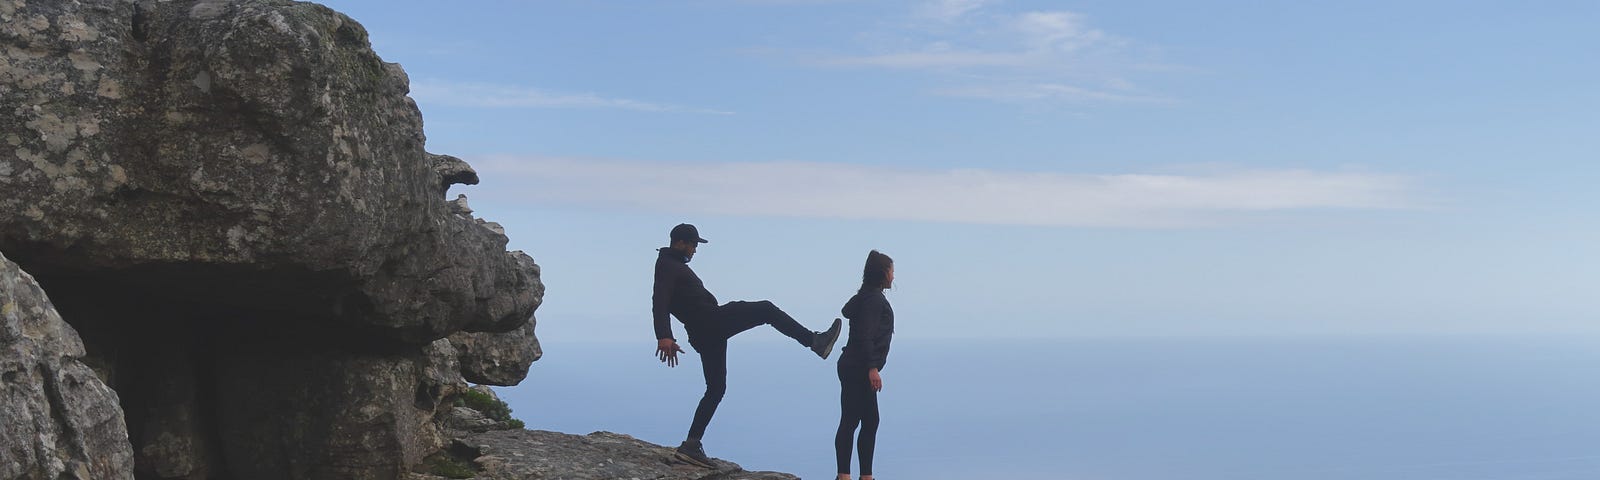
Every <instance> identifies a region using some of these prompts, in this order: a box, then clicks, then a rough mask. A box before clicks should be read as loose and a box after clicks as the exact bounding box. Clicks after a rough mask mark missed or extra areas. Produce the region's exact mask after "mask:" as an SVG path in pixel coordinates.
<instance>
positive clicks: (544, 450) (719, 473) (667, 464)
mask: <svg viewBox="0 0 1600 480" xmlns="http://www.w3.org/2000/svg"><path fill="white" fill-rule="evenodd" d="M449 451H450V452H451V453H452V455H453V457H452V458H454V459H455V460H456V461H458V462H462V461H465V462H470V465H471V468H472V469H473V470H475V472H474V474H473V475H474V477H458V478H491V479H528V480H558V479H559V480H609V479H641V480H642V479H654V480H799V478H800V477H796V476H794V475H789V474H786V473H778V472H749V471H745V470H744V469H743V468H740V467H739V465H738V464H735V463H732V462H728V461H723V460H718V459H712V462H713V463H714V464H716V466H717V468H701V467H697V466H694V465H689V464H686V463H683V462H681V461H678V460H677V459H675V458H673V455H672V448H670V447H664V446H661V445H656V444H653V443H650V442H646V441H643V440H639V439H637V438H633V437H631V436H628V435H623V434H620V433H611V432H594V433H591V434H588V435H572V434H566V433H560V432H549V431H544V430H520V429H518V430H501V431H491V432H486V433H480V434H475V435H471V436H468V437H467V438H465V439H461V440H457V441H455V442H453V443H452V445H451V448H450V449H449ZM466 458H470V460H463V459H466ZM424 478H440V477H436V476H425V477H424ZM444 478H449V477H444Z"/></svg>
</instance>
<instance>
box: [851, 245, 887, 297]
mask: <svg viewBox="0 0 1600 480" xmlns="http://www.w3.org/2000/svg"><path fill="white" fill-rule="evenodd" d="M893 266H894V259H892V258H889V256H888V255H884V254H882V253H879V252H878V251H877V250H873V251H872V252H871V253H868V254H867V265H866V267H863V268H862V269H861V290H858V291H857V292H856V293H867V292H869V291H872V290H874V289H876V290H882V289H885V288H889V268H890V267H893Z"/></svg>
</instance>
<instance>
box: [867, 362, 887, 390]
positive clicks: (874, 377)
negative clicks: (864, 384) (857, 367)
mask: <svg viewBox="0 0 1600 480" xmlns="http://www.w3.org/2000/svg"><path fill="white" fill-rule="evenodd" d="M867 381H868V382H872V391H874V392H881V391H883V377H880V376H878V369H876V368H869V369H867Z"/></svg>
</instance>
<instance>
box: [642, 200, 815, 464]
mask: <svg viewBox="0 0 1600 480" xmlns="http://www.w3.org/2000/svg"><path fill="white" fill-rule="evenodd" d="M671 240H672V242H671V245H670V246H667V247H663V248H661V249H660V255H659V256H657V257H656V282H655V295H654V297H653V300H654V302H653V306H652V309H651V310H652V313H653V314H654V317H655V329H656V356H657V358H660V359H661V361H662V362H665V363H666V364H667V366H669V367H675V366H677V365H678V353H680V352H683V348H682V347H679V346H678V342H677V340H676V339H674V338H673V337H672V324H671V322H670V321H669V320H668V318H667V315H668V314H671V315H672V316H675V317H678V321H679V322H682V323H683V329H684V331H686V332H688V333H689V345H692V346H693V347H694V350H695V351H696V352H699V353H700V366H701V368H702V369H703V371H704V373H705V378H706V393H705V396H703V397H701V398H700V406H699V407H698V408H695V411H694V422H693V423H691V424H690V425H689V436H688V438H686V439H685V440H684V441H683V444H682V445H679V446H678V453H677V457H678V458H679V459H682V460H683V461H685V462H688V463H692V464H695V465H699V466H702V467H706V468H713V465H712V464H711V459H710V458H709V457H707V456H706V453H705V449H704V447H702V446H701V445H700V438H701V437H703V436H704V435H705V433H706V425H707V424H710V423H711V415H712V414H715V413H716V412H717V404H718V403H721V402H722V394H723V393H725V392H727V390H728V339H729V338H732V337H733V336H734V335H738V334H739V332H743V331H745V330H749V329H751V328H755V326H757V325H762V324H766V325H772V327H773V328H776V329H778V331H780V332H783V334H784V335H786V336H788V337H789V338H793V339H794V340H795V341H796V342H800V345H803V346H805V347H806V348H810V349H811V351H812V352H815V353H816V354H817V356H819V357H822V358H824V359H826V358H828V354H830V353H832V352H833V344H834V342H835V341H837V340H839V330H840V323H841V322H840V320H839V319H837V318H835V319H833V326H831V327H829V328H828V331H826V332H813V331H811V330H807V329H806V328H805V327H804V326H801V325H800V322H796V321H795V320H794V318H792V317H790V316H789V314H787V313H783V310H779V309H778V307H777V306H776V305H773V304H772V302H768V301H764V300H763V301H759V302H729V303H727V304H723V305H720V306H719V305H717V297H716V296H713V295H711V292H709V291H706V287H705V284H703V283H701V282H700V277H699V276H698V275H695V274H694V270H691V269H689V259H691V258H694V253H695V250H696V249H697V248H698V247H699V246H700V244H702V243H706V239H704V238H700V231H699V230H696V229H695V228H694V225H690V224H687V223H684V224H679V225H678V226H676V227H673V228H672V233H671Z"/></svg>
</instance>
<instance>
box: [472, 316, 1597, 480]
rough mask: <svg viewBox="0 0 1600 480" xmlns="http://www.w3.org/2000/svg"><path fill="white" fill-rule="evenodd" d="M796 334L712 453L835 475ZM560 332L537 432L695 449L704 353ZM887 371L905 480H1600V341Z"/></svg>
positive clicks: (1381, 346)
mask: <svg viewBox="0 0 1600 480" xmlns="http://www.w3.org/2000/svg"><path fill="white" fill-rule="evenodd" d="M780 339H781V337H779V336H778V334H777V333H776V332H768V331H764V330H756V331H752V332H747V333H745V334H742V335H740V336H739V337H736V338H735V339H734V340H733V342H732V343H731V348H730V354H729V355H730V363H731V364H732V365H731V366H730V371H729V390H728V395H727V397H726V399H725V400H724V401H723V403H722V408H721V409H720V410H719V411H718V413H717V416H716V418H715V420H713V422H712V424H711V428H710V430H709V432H708V433H707V435H706V438H705V446H706V450H707V453H709V454H711V455H712V456H715V457H719V458H723V459H726V460H730V461H733V462H736V463H739V464H740V465H742V466H744V467H745V468H746V469H748V470H776V471H783V472H789V473H793V474H796V475H799V476H801V477H803V478H807V479H824V480H826V479H831V478H833V470H834V468H833V444H832V442H833V432H834V428H835V425H836V424H837V422H838V409H839V407H838V383H837V380H836V379H835V376H834V370H833V362H832V361H831V360H830V361H827V362H824V361H821V360H818V359H817V358H816V357H815V356H813V355H811V354H810V352H808V351H806V350H803V349H801V348H800V347H799V346H798V345H795V344H793V343H790V342H788V341H787V340H786V339H781V340H780ZM542 340H543V346H544V351H545V358H544V359H543V360H540V361H539V362H537V363H535V364H534V366H533V369H532V371H531V372H530V373H529V375H528V379H527V380H526V381H524V382H523V385H522V386H518V387H514V388H509V389H502V390H501V391H500V393H501V396H502V397H503V398H504V399H505V400H506V401H507V402H508V403H509V404H510V405H511V407H512V408H513V410H514V411H515V413H514V416H516V417H518V418H521V419H523V420H525V421H526V422H527V424H528V426H529V428H537V429H546V430H557V431H563V432H569V433H580V434H581V433H588V432H591V431H596V430H609V431H613V432H620V433H627V434H630V435H633V436H636V437H639V438H642V439H644V440H648V441H652V442H655V443H660V444H663V445H668V446H676V445H677V443H678V442H679V441H681V440H682V439H683V434H684V431H685V430H686V429H687V428H688V423H689V419H690V415H691V414H692V411H693V409H694V405H695V402H696V401H697V400H698V399H699V395H700V391H701V390H702V388H703V385H702V383H701V379H700V372H699V368H700V365H699V363H698V359H697V357H696V356H695V355H694V354H693V353H692V351H691V353H690V355H688V357H687V358H686V361H685V362H684V363H683V364H681V365H679V366H678V368H676V369H668V368H666V366H664V365H662V364H660V363H658V362H657V361H656V360H655V358H654V357H653V356H652V353H653V347H654V345H653V344H652V342H650V341H649V339H648V338H646V339H643V340H641V341H638V342H634V343H627V344H615V343H563V342H561V341H560V339H554V338H551V339H542ZM686 348H687V347H686ZM883 374H884V381H885V388H884V391H883V393H882V394H880V397H879V401H880V402H881V405H882V409H883V424H882V427H881V431H880V434H879V440H878V457H877V461H876V466H875V467H874V470H875V473H876V474H877V475H878V476H880V477H881V478H884V479H885V480H888V479H944V478H949V479H987V478H995V479H999V478H1006V479H1059V480H1322V479H1330V480H1331V479H1340V480H1344V479H1356V480H1433V479H1437V480H1491V479H1492V480H1514V479H1515V480H1536V479H1537V480H1569V479H1570V480H1593V479H1600V338H1594V337H1568V338H1561V337H1294V338H1273V337H1263V338H1222V339H1218V338H1199V339H1197V338H1170V339H1139V338H1116V339H1062V340H1017V341H999V340H989V341H983V342H977V343H959V342H954V341H915V340H911V339H900V340H897V341H896V342H895V345H894V351H893V353H892V354H891V356H890V360H889V365H888V366H887V368H885V370H884V372H883ZM852 471H853V472H858V470H856V467H855V466H854V465H852Z"/></svg>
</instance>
